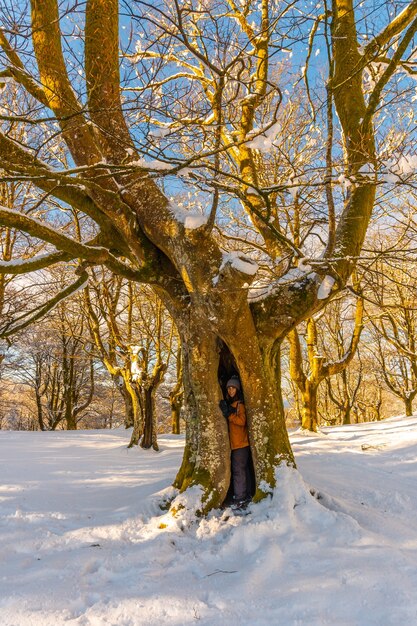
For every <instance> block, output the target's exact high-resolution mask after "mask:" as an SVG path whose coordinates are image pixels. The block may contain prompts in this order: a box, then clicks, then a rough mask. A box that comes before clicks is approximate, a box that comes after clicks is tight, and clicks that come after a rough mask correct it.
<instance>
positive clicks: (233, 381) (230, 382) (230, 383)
mask: <svg viewBox="0 0 417 626" xmlns="http://www.w3.org/2000/svg"><path fill="white" fill-rule="evenodd" d="M226 387H234V388H235V389H237V390H238V391H240V381H239V378H238V377H237V376H236V375H233V376H232V377H231V378H230V380H228V381H227V384H226Z"/></svg>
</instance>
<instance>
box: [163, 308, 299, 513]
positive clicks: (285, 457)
mask: <svg viewBox="0 0 417 626" xmlns="http://www.w3.org/2000/svg"><path fill="white" fill-rule="evenodd" d="M219 319H220V316H219ZM223 319H225V316H223ZM228 321H229V324H227V325H226V324H224V325H222V329H221V330H222V331H223V332H222V336H221V337H219V336H218V335H216V334H215V333H213V332H212V331H210V330H209V329H207V325H206V324H203V323H202V321H201V319H200V318H199V316H195V317H193V319H190V321H189V325H188V327H187V326H186V325H185V324H184V323H182V324H179V329H180V334H181V337H182V342H183V350H184V390H185V400H186V403H185V405H186V408H187V409H188V410H187V413H186V423H187V440H186V446H185V451H184V458H183V463H182V466H181V468H180V471H179V472H178V475H177V478H176V480H175V483H174V484H175V486H177V487H178V488H180V489H181V490H184V489H186V488H187V487H188V486H189V485H190V484H199V485H202V487H203V490H204V495H203V509H204V510H208V509H209V508H211V507H217V506H220V505H221V504H222V502H223V501H224V499H225V497H226V495H227V491H228V488H229V485H230V445H229V435H228V429H227V424H226V421H225V419H224V418H223V416H222V414H221V411H220V409H219V407H218V403H219V400H220V399H221V398H222V397H223V396H222V390H221V387H220V384H219V378H218V376H219V364H220V351H221V349H222V345H223V344H222V342H223V343H225V344H226V345H227V347H228V349H229V350H230V353H231V355H232V357H233V360H234V362H235V363H236V367H237V370H238V374H239V377H240V380H241V383H242V391H243V394H244V401H245V406H246V413H247V418H248V430H249V439H250V444H251V450H252V458H253V463H254V469H255V476H256V483H257V491H256V494H255V497H254V499H255V500H259V499H261V498H262V497H264V496H265V495H266V493H267V492H269V488H267V490H266V491H265V485H268V486H270V487H271V488H272V487H273V486H274V484H275V467H276V465H277V464H279V463H280V462H282V461H284V462H289V463H291V464H293V465H294V457H293V454H292V451H291V447H290V443H289V439H288V434H287V430H286V427H285V418H284V411H283V406H282V398H281V393H280V384H279V381H277V378H276V372H277V350H276V348H275V349H274V347H273V343H271V344H269V345H266V346H263V347H262V350H261V348H260V346H259V343H258V340H257V337H256V332H255V331H254V329H253V328H252V325H251V321H250V320H249V319H248V316H246V315H245V312H244V311H242V309H241V310H240V314H239V316H238V317H236V319H235V320H233V318H232V319H231V318H230V317H229V319H228ZM230 322H232V323H230ZM234 324H235V325H234ZM204 328H206V330H204V331H203V330H202V329H204ZM220 340H221V341H220ZM260 485H262V487H261V486H260Z"/></svg>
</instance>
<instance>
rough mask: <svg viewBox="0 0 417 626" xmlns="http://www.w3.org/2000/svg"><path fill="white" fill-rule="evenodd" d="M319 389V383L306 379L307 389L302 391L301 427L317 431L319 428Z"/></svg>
mask: <svg viewBox="0 0 417 626" xmlns="http://www.w3.org/2000/svg"><path fill="white" fill-rule="evenodd" d="M317 389H318V385H317V384H315V383H312V382H311V381H310V380H308V379H307V380H306V384H305V390H304V391H303V393H302V402H303V406H302V414H301V418H302V419H301V428H303V429H304V430H311V431H312V432H315V433H316V432H317V429H318V419H317Z"/></svg>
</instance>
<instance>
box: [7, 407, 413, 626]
mask: <svg viewBox="0 0 417 626" xmlns="http://www.w3.org/2000/svg"><path fill="white" fill-rule="evenodd" d="M325 430H326V432H327V436H324V435H323V436H318V437H308V436H304V435H303V434H300V433H293V434H292V442H293V446H294V450H295V453H296V457H297V461H298V466H299V469H300V470H301V473H300V474H299V473H298V472H295V471H294V470H290V469H288V468H284V469H282V470H280V471H279V475H278V488H277V490H276V493H275V496H274V498H273V499H272V500H270V499H269V500H268V501H264V502H263V503H261V504H259V505H256V506H255V505H252V507H251V509H250V510H251V513H250V514H249V515H247V516H246V517H233V516H230V517H229V513H230V512H227V511H225V512H215V513H213V514H212V515H211V516H210V517H209V518H208V519H202V520H199V521H197V522H193V520H192V519H191V518H190V516H189V515H184V513H182V514H181V513H180V514H179V516H178V517H177V518H172V516H170V515H168V514H166V513H163V512H161V510H160V509H159V502H160V500H161V493H166V490H167V488H168V486H169V484H170V482H171V481H172V478H173V476H174V474H175V471H176V469H177V467H178V465H179V462H180V456H181V449H182V439H181V438H180V437H175V436H172V435H168V436H164V437H161V438H160V443H161V452H160V453H155V452H150V451H147V452H145V451H143V450H127V449H126V443H127V441H128V436H127V434H126V433H125V432H124V431H123V430H117V431H83V432H78V433H71V432H56V433H28V432H0V468H1V469H0V472H1V473H0V475H1V477H2V485H1V487H0V624H1V626H26V625H29V624H30V625H33V626H60V625H61V624H65V625H66V624H68V625H79V626H102V625H103V626H104V625H106V626H108V625H111V626H136V625H140V626H142V625H143V626H145V625H148V624H149V625H151V624H152V625H160V624H170V625H176V626H180V625H183V624H201V625H213V626H214V625H216V626H217V625H227V626H233V625H235V624H236V625H237V624H239V626H242V625H249V624H250V625H251V626H261V625H268V626H271V625H279V626H292V625H301V626H316V625H317V626H319V625H320V626H324V625H329V626H330V625H331V626H339V625H340V626H341V625H349V626H350V625H355V626H356V625H361V626H372V625H375V626H388V625H392V626H399V625H401V626H413V625H415V624H417V418H408V419H405V418H395V419H390V420H387V421H385V422H381V423H372V424H362V425H358V426H345V427H339V428H333V429H325ZM310 490H313V491H314V492H315V494H316V497H312V496H311V495H310ZM192 497H193V494H191V496H190V500H192Z"/></svg>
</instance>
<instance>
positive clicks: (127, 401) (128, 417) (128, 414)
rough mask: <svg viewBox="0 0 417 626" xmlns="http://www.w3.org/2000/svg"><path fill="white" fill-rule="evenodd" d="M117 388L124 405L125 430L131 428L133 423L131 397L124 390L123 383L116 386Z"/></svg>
mask: <svg viewBox="0 0 417 626" xmlns="http://www.w3.org/2000/svg"><path fill="white" fill-rule="evenodd" d="M117 387H118V389H119V391H120V395H121V396H122V398H123V402H124V405H125V428H132V426H133V425H134V422H135V418H134V409H133V401H132V397H131V395H130V393H129V392H128V390H127V389H126V385H125V384H124V381H123V384H121V385H119V384H118V385H117Z"/></svg>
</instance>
